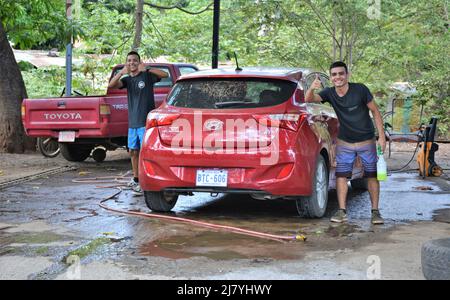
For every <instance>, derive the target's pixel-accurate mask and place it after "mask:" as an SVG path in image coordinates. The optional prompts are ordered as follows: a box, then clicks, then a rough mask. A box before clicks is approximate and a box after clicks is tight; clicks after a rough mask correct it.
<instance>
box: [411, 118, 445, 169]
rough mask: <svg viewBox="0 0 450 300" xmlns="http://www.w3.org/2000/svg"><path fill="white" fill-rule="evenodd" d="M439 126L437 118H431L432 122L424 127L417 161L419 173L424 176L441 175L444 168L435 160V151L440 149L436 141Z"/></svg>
mask: <svg viewBox="0 0 450 300" xmlns="http://www.w3.org/2000/svg"><path fill="white" fill-rule="evenodd" d="M436 128H437V118H434V117H433V118H431V120H430V124H429V125H428V126H426V127H425V128H424V129H423V134H422V142H421V143H420V145H419V148H420V149H419V153H418V154H417V163H418V164H419V174H420V176H422V177H423V178H425V177H428V176H441V175H442V168H441V167H440V166H438V164H437V163H436V162H435V161H434V153H436V151H438V149H439V145H438V144H437V143H435V142H434V135H435V133H436Z"/></svg>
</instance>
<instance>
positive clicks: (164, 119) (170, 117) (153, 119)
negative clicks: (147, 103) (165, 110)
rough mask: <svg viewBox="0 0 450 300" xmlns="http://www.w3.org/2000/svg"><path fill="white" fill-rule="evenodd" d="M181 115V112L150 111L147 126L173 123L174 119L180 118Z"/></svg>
mask: <svg viewBox="0 0 450 300" xmlns="http://www.w3.org/2000/svg"><path fill="white" fill-rule="evenodd" d="M179 116H180V115H179V114H161V113H149V114H148V117H147V126H146V128H147V129H149V128H152V127H158V126H167V125H172V123H173V121H175V120H176V119H178V117H179Z"/></svg>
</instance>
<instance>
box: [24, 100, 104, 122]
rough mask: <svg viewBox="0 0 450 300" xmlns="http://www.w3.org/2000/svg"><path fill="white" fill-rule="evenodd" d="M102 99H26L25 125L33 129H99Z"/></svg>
mask: <svg viewBox="0 0 450 300" xmlns="http://www.w3.org/2000/svg"><path fill="white" fill-rule="evenodd" d="M100 102H103V101H102V98H101V97H82V98H72V97H70V98H54V99H52V98H49V99H26V100H25V118H24V123H25V124H26V128H27V129H28V130H32V129H52V130H58V129H80V128H99V127H100V126H101V125H100V112H99V107H100Z"/></svg>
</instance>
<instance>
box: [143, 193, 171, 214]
mask: <svg viewBox="0 0 450 300" xmlns="http://www.w3.org/2000/svg"><path fill="white" fill-rule="evenodd" d="M144 196H145V203H146V204H147V206H148V208H150V209H151V210H152V211H157V212H168V211H171V210H172V208H173V207H174V206H175V204H177V200H178V195H176V194H168V193H165V192H148V191H145V192H144Z"/></svg>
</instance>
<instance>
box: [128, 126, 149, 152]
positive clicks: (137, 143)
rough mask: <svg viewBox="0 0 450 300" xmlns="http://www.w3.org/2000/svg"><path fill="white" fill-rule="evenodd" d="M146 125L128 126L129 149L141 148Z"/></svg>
mask: <svg viewBox="0 0 450 300" xmlns="http://www.w3.org/2000/svg"><path fill="white" fill-rule="evenodd" d="M144 133H145V127H139V128H128V149H130V150H139V149H141V145H142V141H143V140H144Z"/></svg>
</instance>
